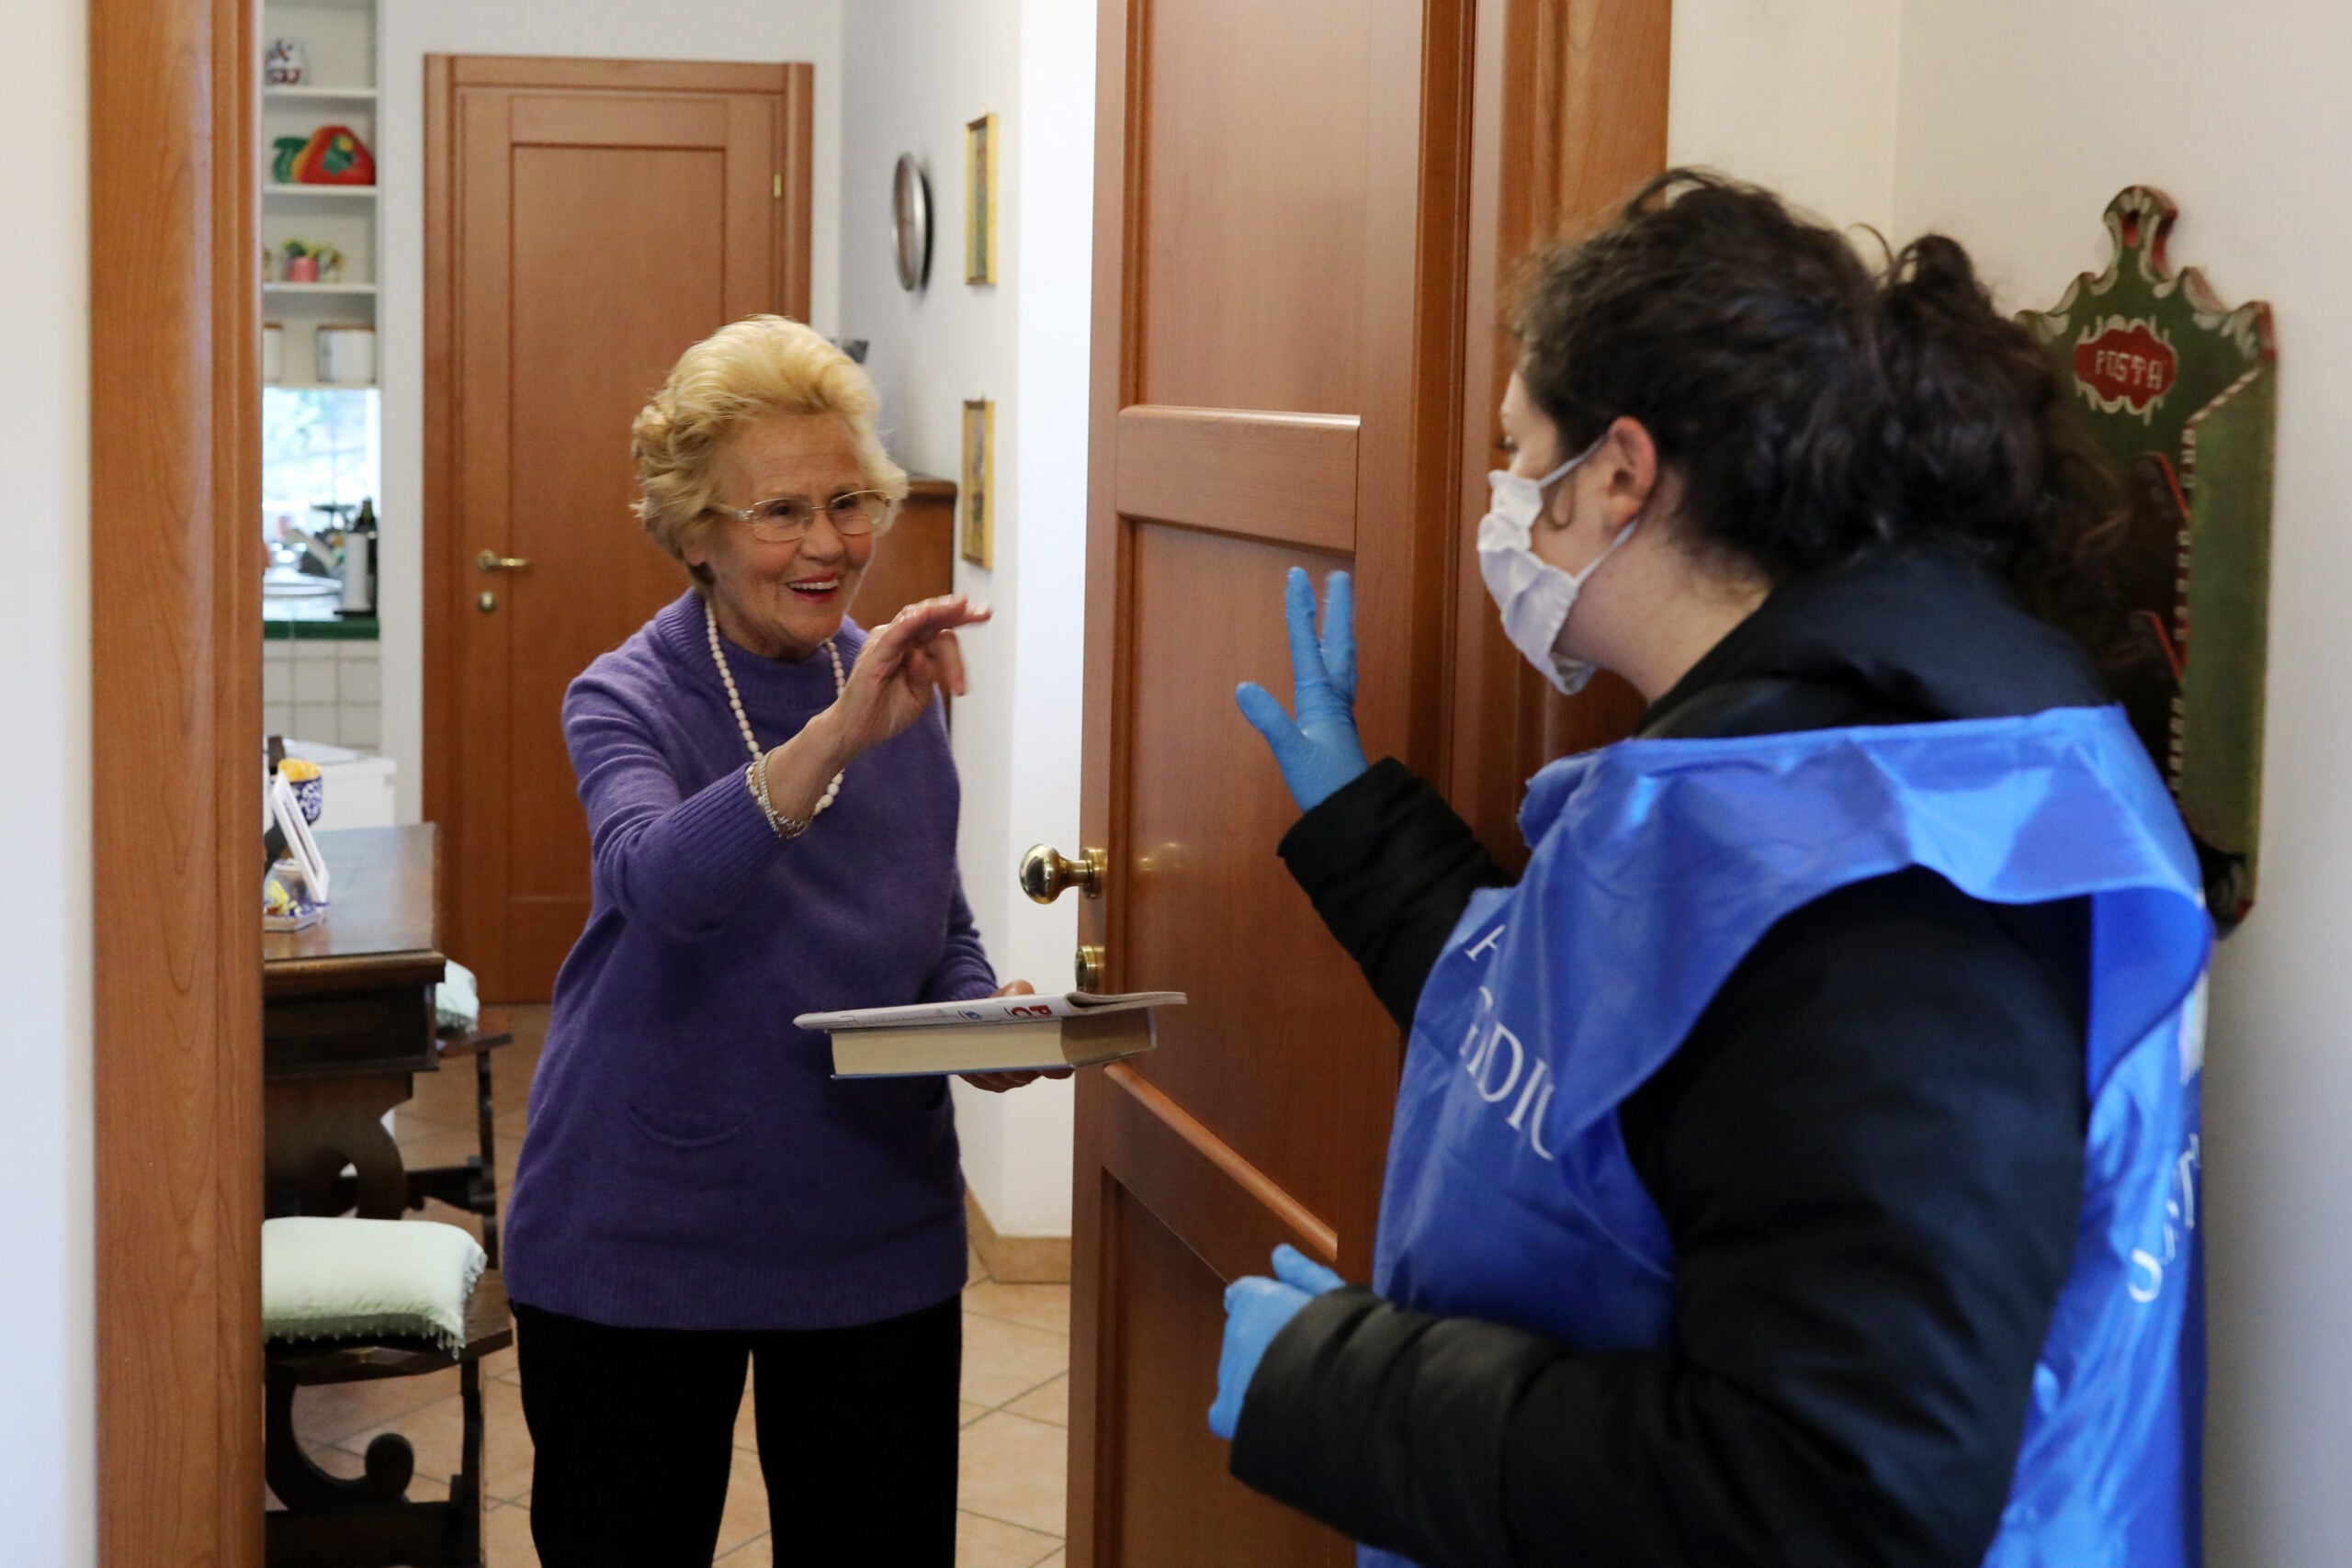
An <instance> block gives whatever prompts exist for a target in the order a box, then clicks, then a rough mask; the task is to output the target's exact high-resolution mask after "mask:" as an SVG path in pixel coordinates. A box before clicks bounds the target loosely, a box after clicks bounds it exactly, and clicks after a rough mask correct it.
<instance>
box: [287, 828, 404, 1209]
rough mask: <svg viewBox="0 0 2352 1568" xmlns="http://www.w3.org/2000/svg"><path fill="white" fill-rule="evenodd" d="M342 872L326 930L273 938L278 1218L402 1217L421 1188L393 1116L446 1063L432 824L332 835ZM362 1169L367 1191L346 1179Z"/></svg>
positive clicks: (328, 836)
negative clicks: (438, 1008)
mask: <svg viewBox="0 0 2352 1568" xmlns="http://www.w3.org/2000/svg"><path fill="white" fill-rule="evenodd" d="M319 851H320V853H322V855H324V856H325V857H326V862H327V867H328V870H329V871H330V872H331V873H332V874H333V876H334V884H333V886H334V902H333V903H332V904H331V905H330V906H329V913H328V916H327V918H326V919H325V921H324V922H322V924H319V925H315V926H312V927H311V928H310V929H309V930H308V931H291V932H272V933H269V934H267V935H266V936H264V937H263V939H262V1081H263V1089H262V1123H263V1157H262V1166H263V1179H264V1180H265V1182H266V1197H265V1200H264V1202H265V1212H266V1213H270V1214H273V1215H277V1214H335V1213H342V1212H343V1211H344V1210H345V1209H346V1208H349V1207H350V1206H351V1205H352V1203H353V1201H355V1198H356V1202H357V1205H358V1211H359V1215H360V1217H361V1218H362V1219H371V1220H396V1219H399V1218H400V1217H401V1211H402V1210H403V1209H404V1208H405V1207H406V1206H407V1201H408V1183H407V1178H406V1174H405V1172H404V1171H403V1170H402V1168H401V1156H400V1149H399V1147H398V1146H397V1145H394V1143H393V1142H392V1137H391V1134H390V1133H388V1132H386V1131H385V1130H384V1123H383V1118H384V1113H385V1112H386V1111H390V1110H391V1109H392V1108H393V1107H394V1106H396V1105H399V1104H401V1102H402V1101H403V1100H407V1099H408V1098H409V1096H410V1094H411V1092H412V1079H413V1076H414V1075H415V1074H417V1073H429V1072H433V1071H435V1070H436V1069H437V1067H438V1065H439V1063H438V1058H437V1056H436V1055H435V1050H434V1043H433V987H435V985H437V984H439V983H440V980H441V976H442V973H443V971H444V969H445V967H446V966H447V960H445V959H444V958H443V957H442V955H441V951H440V947H439V943H438V941H437V938H436V934H435V928H434V908H435V891H436V887H435V884H436V881H437V877H438V858H437V855H436V852H435V851H436V840H435V831H434V829H433V827H432V826H431V825H430V824H425V825H423V826H418V827H407V828H348V829H340V830H334V829H331V830H329V831H326V832H322V833H321V834H320V835H319ZM345 1166H349V1167H351V1168H352V1169H353V1170H355V1171H356V1173H357V1176H356V1193H355V1192H354V1190H353V1187H352V1184H351V1183H350V1181H349V1180H347V1179H345V1178H344V1177H343V1176H342V1171H343V1169H344V1168H345Z"/></svg>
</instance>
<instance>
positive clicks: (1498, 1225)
mask: <svg viewBox="0 0 2352 1568" xmlns="http://www.w3.org/2000/svg"><path fill="white" fill-rule="evenodd" d="M1521 825H1522V826H1523V828H1524V829H1525V830H1526V833H1527V837H1528V840H1529V842H1531V843H1532V844H1533V845H1534V846H1535V851H1534V858H1533V859H1532V861H1531V863H1529V865H1528V868H1527V874H1526V876H1525V878H1524V879H1523V880H1521V883H1520V884H1519V886H1516V887H1510V888H1496V889H1490V890H1487V891H1485V892H1482V893H1480V894H1478V895H1476V897H1474V898H1473V899H1472V901H1471V904H1470V908H1469V909H1468V911H1467V912H1466V913H1465V914H1464V916H1463V919H1462V921H1461V924H1460V925H1458V926H1457V927H1456V928H1455V929H1454V932H1453V937H1452V938H1451V940H1450V941H1449V942H1448V944H1447V947H1446V949H1445V951H1444V953H1442V956H1441V957H1440V958H1439V960H1438V962H1437V965H1436V967H1435V968H1434V970H1433V971H1432V972H1431V974H1430V979H1429V983H1428V985H1427V987H1425V988H1424V990H1423V991H1422V994H1421V1000H1420V1006H1419V1011H1418V1013H1417V1014H1416V1016H1415V1019H1414V1022H1413V1032H1412V1041H1411V1045H1410V1048H1409V1050H1408V1054H1407V1057H1406V1063H1405V1069H1404V1077H1403V1082H1402V1084H1401V1086H1400V1088H1399V1089H1398V1094H1397V1121H1396V1130H1395V1134H1394V1135H1393V1137H1392V1140H1391V1143H1390V1146H1389V1153H1388V1179H1387V1189H1386V1191H1385V1195H1384V1197H1383V1199H1382V1203H1381V1213H1380V1233H1379V1241H1378V1247H1377V1249H1376V1253H1375V1257H1374V1288H1375V1289H1376V1290H1377V1291H1378V1292H1380V1294H1381V1295H1383V1296H1385V1297H1386V1298H1387V1299H1388V1300H1390V1301H1392V1302H1396V1303H1398V1304H1400V1305H1403V1306H1407V1307H1412V1308H1417V1309H1419V1310H1422V1311H1428V1312H1435V1313H1442V1314H1453V1315H1464V1316H1473V1317H1483V1318H1487V1319H1490V1320H1494V1321H1498V1322H1502V1323H1509V1324H1515V1325H1520V1326H1521V1327H1525V1328H1530V1329H1534V1330H1536V1331H1539V1332H1541V1333H1544V1334H1547V1335H1550V1336H1552V1337H1555V1338H1557V1339H1560V1340H1562V1341H1564V1342H1565V1343H1566V1344H1568V1345H1570V1346H1573V1347H1575V1348H1578V1349H1581V1350H1590V1351H1612V1350H1631V1349H1649V1348H1661V1347H1666V1346H1670V1345H1671V1344H1672V1343H1673V1340H1674V1316H1673V1287H1674V1269H1675V1261H1674V1252H1673V1247H1672V1246H1671V1244H1670V1242H1669V1240H1668V1235H1667V1230H1666V1224H1665V1222H1664V1221H1663V1219H1661V1217H1660V1216H1659V1214H1658V1212H1657V1207H1656V1206H1655V1205H1654V1204H1653V1203H1652V1202H1651V1201H1650V1196H1649V1193H1648V1192H1647V1190H1645V1188H1644V1187H1643V1185H1642V1182H1641V1180H1640V1179H1639V1177H1637V1176H1636V1175H1635V1173H1634V1167H1633V1164H1632V1162H1631V1161H1630V1160H1629V1159H1628V1157H1627V1156H1626V1153H1625V1145H1624V1142H1623V1138H1622V1136H1621V1135H1620V1134H1619V1130H1618V1121H1617V1117H1616V1115H1615V1114H1614V1112H1615V1111H1616V1110H1617V1108H1618V1106H1620V1105H1621V1104H1623V1101H1624V1100H1625V1099H1626V1097H1627V1096H1628V1095H1630V1094H1631V1093H1633V1091H1634V1089H1636V1088H1637V1087H1639V1086H1640V1085H1641V1084H1642V1083H1643V1082H1644V1081H1645V1080H1646V1079H1647V1078H1648V1077H1650V1076H1651V1075H1652V1074H1653V1073H1655V1072H1656V1071H1657V1068H1658V1066H1659V1065H1660V1064H1661V1063H1663V1062H1664V1061H1665V1060H1666V1059H1667V1058H1668V1056H1670V1055H1673V1054H1674V1052H1675V1050H1676V1049H1677V1048H1678V1047H1679V1045H1680V1043H1681V1042H1682V1040H1683V1037H1684V1036H1685V1035H1687V1034H1688V1033H1689V1032H1690V1031H1691V1025H1692V1024H1693V1023H1694V1022H1696V1021H1697V1020H1698V1018H1699V1015H1700V1013H1701V1012H1702V1010H1704V1009H1705V1008H1706V1006H1707V1004H1708V1003H1709V1001H1710V1000H1711V999H1712V998H1713V997H1714V995H1715V992H1716V990H1717V988H1718V987H1720V986H1721V985H1722V984H1723V982H1724V979H1725V978H1727V977H1728V976H1730V974H1731V972H1732V970H1733V968H1734V967H1735V966H1736V965H1737V964H1738V963H1739V962H1740V960H1741V959H1742V958H1743V957H1744V956H1745V955H1746V954H1747V952H1748V951H1749V950H1750V949H1751V948H1753V947H1754V946H1755V945H1756V943H1757V942H1758V940H1759V939H1760V938H1761V937H1762V936H1763V935H1764V933H1765V931H1766V930H1767V929H1768V928H1770V926H1771V925H1772V923H1773V922H1774V921H1776V920H1778V919H1781V916H1783V915H1786V914H1788V913H1790V912H1791V911H1792V910H1793V909H1796V908H1799V907H1800V906H1802V905H1804V904H1806V903H1809V902H1810V901H1812V900H1813V899H1815V898H1816V897H1820V896H1821V895H1823V894H1825V893H1827V892H1830V891H1832V890H1834V889H1836V888H1838V887H1840V886H1846V885H1848V884H1849V883H1855V882H1860V881H1861V880H1863V879H1865V878H1869V877H1873V876H1878V875H1882V874H1886V873H1890V872H1894V871H1898V870H1901V869H1904V868H1905V867H1909V866H1925V867H1927V868H1928V869H1930V870H1932V871H1935V872H1937V873H1939V874H1941V875H1942V876H1944V877H1945V878H1946V879H1948V880H1949V881H1951V883H1952V884H1954V885H1955V886H1958V887H1959V888H1961V889H1962V891H1963V892H1965V893H1968V894H1969V895H1971V896H1972V897H1976V898H1980V899H1985V900H1989V901H1993V902H1997V903H2014V904H2025V903H2039V902H2042V901H2045V900H2049V899H2055V898H2068V897H2078V896H2085V895H2087V896H2088V897H2089V898H2090V908H2091V917H2090V919H2091V976H2090V998H2089V1019H2088V1023H2089V1028H2088V1041H2087V1053H2086V1065H2087V1070H2088V1075H2089V1078H2088V1085H2089V1091H2090V1102H2091V1112H2090V1121H2089V1127H2088V1133H2087V1141H2086V1160H2085V1169H2084V1190H2083V1214H2082V1223H2081V1229H2080V1231H2079V1233H2078V1235H2077V1237H2076V1242H2075V1261H2074V1268H2073V1271H2072V1273H2071V1274H2070V1275H2069V1276H2068V1278H2067V1280H2066V1283H2065V1286H2064V1291H2063V1292H2062V1293H2061V1295H2060V1297H2059V1301H2058V1306H2057V1312H2056V1314H2055V1316H2054V1317H2053V1319H2052V1324H2051V1327H2050V1333H2049V1337H2048V1339H2047V1341H2046V1342H2045V1343H2044V1345H2043V1347H2042V1351H2041V1359H2040V1361H2039V1364H2038V1365H2037V1366H2036V1368H2035V1370H2034V1389H2033V1395H2034V1397H2033V1402H2032V1406H2031V1409H2030V1414H2029V1415H2028V1417H2027V1421H2026V1428H2025V1441H2024V1447H2023V1449H2022V1450H2021V1452H2020V1455H2019V1458H2018V1468H2017V1478H2016V1481H2015V1483H2014V1484H2013V1486H2012V1489H2011V1491H2010V1495H2009V1501H2008V1505H2007V1509H2006V1511H2005V1512H2004V1514H2003V1517H2002V1520H2001V1529H2000V1533H1999V1535H1998V1536H1997V1538H1996V1540H1995V1541H1994V1544H1993V1549H1992V1551H1990V1553H1988V1554H1987V1556H1986V1557H1985V1562H1986V1564H1987V1565H1988V1568H2110V1565H2112V1568H2127V1565H2128V1568H2185V1565H2192V1564H2194V1563H2196V1562H2198V1560H2199V1540H2198V1537H2199V1528H2198V1522H2197V1508H2198V1487H2199V1481H2198V1465H2199V1429H2200V1427H2201V1425H2202V1383H2203V1368H2204V1338H2203V1327H2202V1314H2201V1311H2200V1305H2199V1303H2200V1297H2201V1280H2199V1270H2198V1261H2197V1259H2198V1249H2197V1247H2196V1235H2195V1231H2196V1221H2197V1201H2198V1179H2197V1168H2198V1126H2199V1122H2198V1080H2199V1068H2200V1066H2201V1063H2202V1058H2203V1049H2204V994H2205V993H2204V982H2203V976H2204V973H2205V965H2206V960H2207V958H2208V955H2209V953H2210V952H2211V944H2212V927H2211V922H2210V921H2209V920H2208V919H2207V918H2206V915H2205V912H2204V907H2203V900H2202V896H2201V894H2200V893H2199V878H2198V871H2197V862H2196V857H2195V855H2194V853H2193V852H2192V851H2191V849H2190V847H2189V842H2188V835H2187V833H2186V832H2185V831H2184V830H2183V829H2182V827H2181V825H2180V819H2179V817H2178V814H2177V812H2176V811H2175V809H2174V807H2173V805H2172V802H2171V800H2170V799H2169V798H2168V797H2167V796H2166V795H2165V789H2164V785H2163V784H2162V783H2161V782H2160V781H2159V780H2158V778H2157V776H2156V774H2155V772H2154V769H2153V768H2152V767H2151V766H2150V765H2149V763H2148V760H2147V757H2146V754H2145V752H2144V751H2143V750H2142V749H2141V746H2140V743H2139V741H2138V740H2137V739H2134V737H2133V735H2132V733H2131V728H2130V726H2129V725H2128V724H2127V723H2126V722H2125V720H2124V718H2123V716H2122V711H2121V710H2120V708H2064V709H2055V710H2052V711H2050V712H2047V713H2042V714H2039V715H2035V716H2031V717H2028V718H2010V719H1985V720H1967V721H1961V722H1953V723H1944V724H1923V725H1911V726H1901V727H1895V728H1869V729H1833V730H1817V731H1811V732H1804V733H1798V734H1791V735H1769V736H1758V737H1748V738H1741V739H1724V740H1704V739H1702V740H1632V741H1626V742H1623V743H1622V744H1619V745H1616V746H1611V747H1609V748H1607V749H1605V750H1600V751H1596V752H1592V753H1589V754H1587V755H1584V756H1578V757H1571V758H1568V759H1566V760H1565V761H1559V762H1555V763H1554V764H1553V765H1552V766H1550V767H1548V768H1546V769H1544V771H1543V772H1542V773H1538V774H1537V775H1536V776H1535V779H1534V781H1533V783H1532V785H1531V786H1530V789H1529V792H1528V798H1527V805H1526V807H1525V809H1524V811H1523V812H1522V813H1521ZM1364 1561H1365V1562H1385V1563H1401V1562H1402V1561H1403V1560H1402V1559H1399V1558H1396V1557H1393V1556H1390V1555H1388V1554H1385V1553H1380V1552H1374V1551H1366V1552H1365V1553H1364Z"/></svg>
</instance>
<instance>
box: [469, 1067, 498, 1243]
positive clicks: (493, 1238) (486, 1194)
mask: <svg viewBox="0 0 2352 1568" xmlns="http://www.w3.org/2000/svg"><path fill="white" fill-rule="evenodd" d="M490 1056H491V1054H490V1053H489V1052H487V1051H484V1052H482V1053H481V1054H480V1055H477V1056H475V1057H474V1088H475V1089H476V1091H477V1100H476V1111H477V1112H478V1114H479V1115H480V1117H481V1202H480V1203H479V1204H478V1205H477V1212H478V1213H480V1214H481V1249H482V1251H483V1252H484V1253H485V1254H487V1255H488V1256H489V1258H490V1266H491V1267H492V1269H495V1268H497V1267H498V1266H499V1264H498V1133H497V1126H496V1111H497V1109H498V1108H497V1104H496V1101H495V1100H494V1099H493V1098H492V1093H491V1077H490Z"/></svg>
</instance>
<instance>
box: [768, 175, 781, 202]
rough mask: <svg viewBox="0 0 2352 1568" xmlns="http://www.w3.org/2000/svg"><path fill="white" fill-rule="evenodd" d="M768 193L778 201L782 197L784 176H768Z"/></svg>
mask: <svg viewBox="0 0 2352 1568" xmlns="http://www.w3.org/2000/svg"><path fill="white" fill-rule="evenodd" d="M768 194H770V195H771V196H773V197H775V199H776V200H778V201H782V200H783V199H784V176H783V175H770V176H769V181H768Z"/></svg>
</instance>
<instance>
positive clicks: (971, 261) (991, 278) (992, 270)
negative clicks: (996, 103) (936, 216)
mask: <svg viewBox="0 0 2352 1568" xmlns="http://www.w3.org/2000/svg"><path fill="white" fill-rule="evenodd" d="M996 151H997V150H996V116H994V115H992V114H984V115H982V116H980V118H978V119H976V120H974V121H972V122H971V123H970V124H969V125H967V126H966V127H965V128H964V281H965V282H967V283H994V282H995V281H996Z"/></svg>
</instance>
